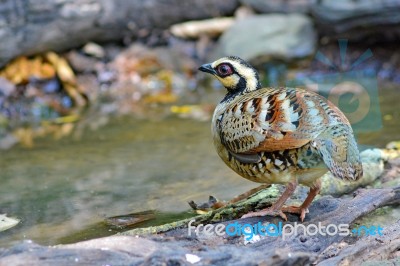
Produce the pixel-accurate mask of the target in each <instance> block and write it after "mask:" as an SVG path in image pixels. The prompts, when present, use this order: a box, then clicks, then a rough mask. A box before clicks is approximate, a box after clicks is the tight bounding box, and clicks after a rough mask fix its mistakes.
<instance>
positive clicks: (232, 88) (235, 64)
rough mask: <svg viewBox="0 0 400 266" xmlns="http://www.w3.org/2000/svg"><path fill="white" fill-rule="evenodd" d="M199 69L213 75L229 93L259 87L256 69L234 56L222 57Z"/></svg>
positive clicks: (247, 90) (248, 90)
mask: <svg viewBox="0 0 400 266" xmlns="http://www.w3.org/2000/svg"><path fill="white" fill-rule="evenodd" d="M199 70H200V71H203V72H206V73H210V74H212V75H214V76H215V77H216V78H217V79H218V80H219V81H220V82H221V83H222V85H223V86H224V87H225V88H226V89H227V90H228V92H229V93H238V92H244V91H246V92H250V91H253V90H257V89H259V88H261V84H260V80H259V77H258V73H257V71H256V70H255V69H254V68H253V67H252V66H251V65H250V64H249V63H247V62H246V61H244V60H243V59H241V58H239V57H236V56H228V57H223V58H220V59H218V60H216V61H214V62H212V63H210V64H204V65H202V66H201V67H200V68H199Z"/></svg>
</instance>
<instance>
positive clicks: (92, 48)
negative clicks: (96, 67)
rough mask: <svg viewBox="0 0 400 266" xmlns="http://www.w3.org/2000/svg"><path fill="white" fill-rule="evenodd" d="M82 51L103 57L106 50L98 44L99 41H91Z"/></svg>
mask: <svg viewBox="0 0 400 266" xmlns="http://www.w3.org/2000/svg"><path fill="white" fill-rule="evenodd" d="M82 51H83V52H84V53H85V54H87V55H90V56H93V57H97V58H103V57H104V56H105V54H106V53H105V52H104V49H103V47H101V46H100V45H98V44H97V43H94V42H89V43H87V44H85V46H83V48H82Z"/></svg>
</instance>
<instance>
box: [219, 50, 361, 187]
mask: <svg viewBox="0 0 400 266" xmlns="http://www.w3.org/2000/svg"><path fill="white" fill-rule="evenodd" d="M224 60H225V61H226V60H227V59H226V58H223V59H220V60H218V61H216V62H215V65H218V64H220V62H222V61H224ZM228 60H231V61H232V60H233V61H234V62H233V65H234V64H236V61H237V60H236V58H232V57H231V58H228ZM239 60H240V59H239ZM231 61H229V62H231ZM237 64H240V61H239V62H238V63H237ZM234 67H235V69H237V68H238V67H239V66H238V65H234ZM250 70H251V71H254V70H253V69H252V68H251V69H250ZM250 70H248V69H247V70H246V71H247V72H246V73H245V74H246V75H247V80H246V81H247V84H246V87H244V88H241V89H240V90H238V89H236V90H235V91H229V86H227V88H228V91H229V92H228V94H227V96H226V97H225V98H224V100H223V101H222V102H221V103H220V104H219V105H218V106H217V108H216V109H215V112H214V116H213V121H212V132H213V137H214V144H215V146H216V149H217V152H218V154H219V155H220V157H221V158H222V159H223V161H224V162H225V163H226V164H227V165H228V166H229V167H231V168H232V169H233V170H234V171H236V172H237V173H238V174H240V175H241V176H243V177H245V178H248V179H250V180H252V181H256V182H262V183H283V184H284V183H286V182H288V181H289V180H290V179H291V178H293V176H296V177H297V179H298V181H299V183H303V184H305V185H308V186H312V184H313V183H314V182H315V181H316V180H317V179H318V178H319V177H321V176H322V175H323V174H324V173H325V172H327V171H328V170H329V171H331V172H332V174H333V175H334V176H335V177H337V178H341V179H348V180H357V179H358V178H360V177H361V176H362V165H361V162H360V157H359V152H358V149H357V145H356V142H355V139H354V135H353V131H352V128H351V126H350V124H349V122H348V120H347V119H346V117H345V116H344V115H343V113H342V112H341V111H340V110H339V109H338V108H337V107H335V106H334V105H333V104H332V103H330V102H329V101H327V100H326V99H325V98H323V97H322V96H320V95H318V94H316V93H314V92H311V91H306V90H303V89H299V88H261V87H260V86H256V85H254V84H257V83H258V75H257V76H256V78H255V79H256V80H257V83H255V82H254V81H252V82H249V80H248V77H250V76H251V73H249V71H250ZM241 74H242V73H241ZM238 77H240V76H239V75H238ZM231 79H232V80H234V79H236V80H238V78H237V77H236V78H235V77H234V75H232V78H231ZM220 80H221V79H220ZM224 81H225V82H226V80H224ZM221 82H222V81H221ZM228 82H230V83H231V82H233V81H231V80H229V81H228Z"/></svg>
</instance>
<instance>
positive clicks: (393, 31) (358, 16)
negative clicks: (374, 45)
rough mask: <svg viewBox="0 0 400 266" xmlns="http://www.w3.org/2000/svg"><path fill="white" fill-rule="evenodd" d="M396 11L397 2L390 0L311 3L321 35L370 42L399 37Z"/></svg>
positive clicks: (397, 10) (333, 0)
mask: <svg viewBox="0 0 400 266" xmlns="http://www.w3.org/2000/svg"><path fill="white" fill-rule="evenodd" d="M399 11H400V4H399V2H398V1H390V0H386V1H374V0H366V1H352V0H341V1H336V0H321V1H317V2H316V3H315V4H314V5H312V7H311V13H312V15H313V17H314V18H315V24H316V26H317V28H318V32H320V33H321V35H322V36H326V37H328V38H330V39H337V38H339V37H340V38H347V39H350V40H354V41H359V40H368V41H369V42H382V41H395V40H398V39H399V36H400V30H399V27H398V26H399V24H400V12H399Z"/></svg>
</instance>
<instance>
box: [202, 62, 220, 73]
mask: <svg viewBox="0 0 400 266" xmlns="http://www.w3.org/2000/svg"><path fill="white" fill-rule="evenodd" d="M199 70H200V71H203V72H206V73H210V74H212V75H216V74H217V72H216V71H215V70H214V69H213V68H212V66H211V64H204V65H202V66H201V67H199Z"/></svg>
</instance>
